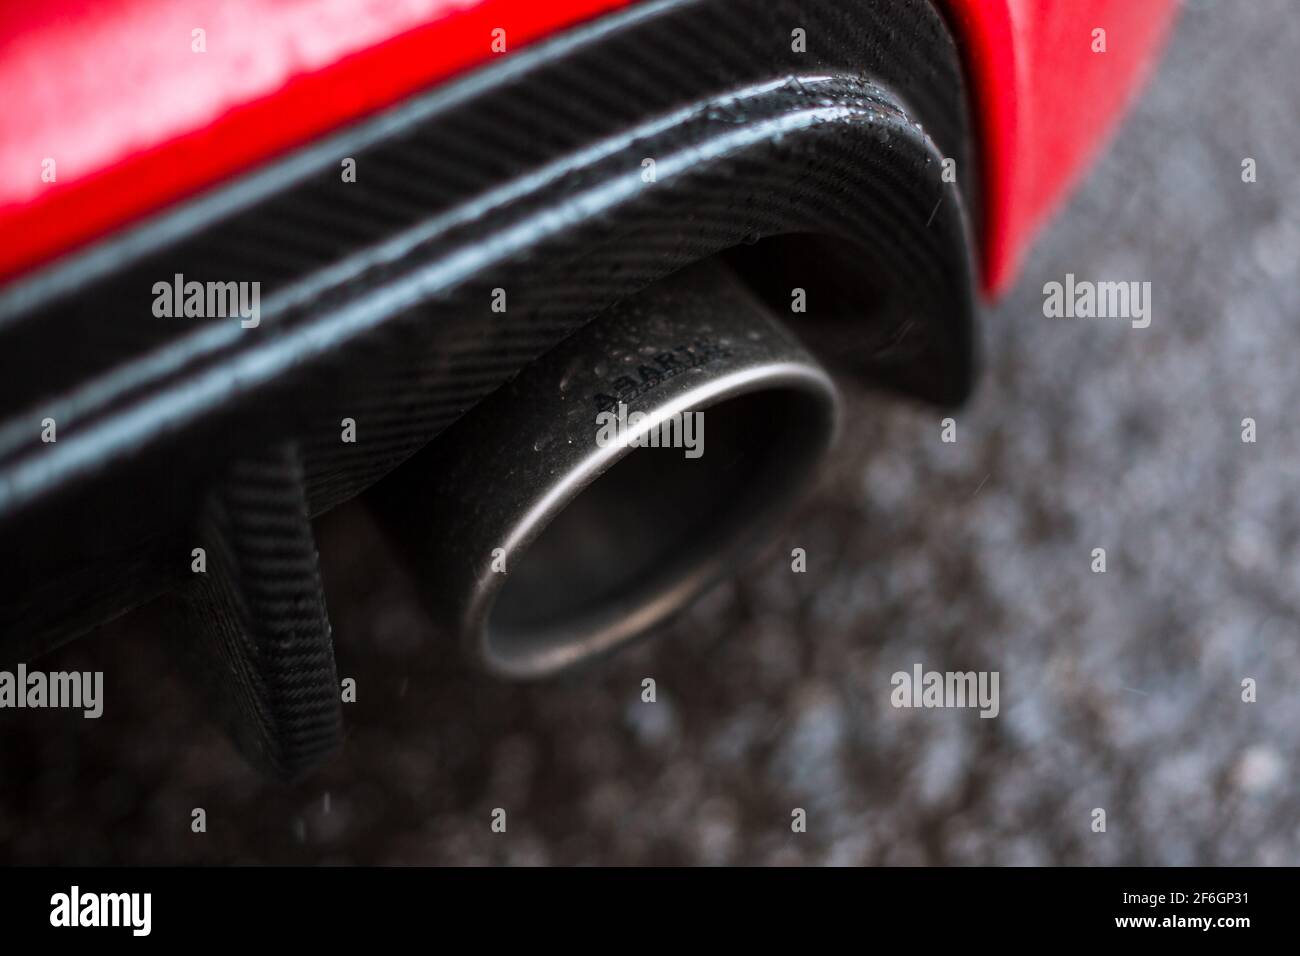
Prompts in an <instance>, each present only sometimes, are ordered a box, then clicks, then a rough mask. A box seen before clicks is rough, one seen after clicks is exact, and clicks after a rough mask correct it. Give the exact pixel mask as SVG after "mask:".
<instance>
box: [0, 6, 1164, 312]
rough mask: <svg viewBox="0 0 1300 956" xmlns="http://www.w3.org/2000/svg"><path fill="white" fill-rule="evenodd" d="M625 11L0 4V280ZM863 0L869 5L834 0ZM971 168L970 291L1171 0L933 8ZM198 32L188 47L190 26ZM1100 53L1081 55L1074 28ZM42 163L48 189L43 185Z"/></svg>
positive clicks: (1065, 169)
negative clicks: (470, 72) (419, 94)
mask: <svg viewBox="0 0 1300 956" xmlns="http://www.w3.org/2000/svg"><path fill="white" fill-rule="evenodd" d="M629 2H634V0H546V2H540V0H391V2H387V3H358V2H356V0H187V2H185V3H177V2H176V0H40V2H30V3H22V4H15V3H11V4H6V5H3V6H0V90H3V91H4V92H5V100H6V102H5V104H4V109H3V110H0V278H3V277H8V276H12V275H14V274H17V273H19V272H22V271H24V270H27V269H30V268H32V267H33V266H36V265H38V264H41V263H44V262H46V261H48V260H50V259H51V258H54V257H56V256H58V255H60V254H62V253H65V252H68V251H70V250H73V249H75V248H77V247H79V246H82V245H84V244H85V243H86V242H88V241H91V240H93V239H95V238H98V237H100V236H103V235H105V234H106V233H108V232H110V231H112V230H114V229H116V228H119V227H121V226H123V225H126V224H129V223H131V222H132V221H134V220H137V219H139V218H141V217H142V216H144V215H146V214H148V213H149V212H152V211H154V210H157V209H159V208H161V207H163V206H165V205H167V204H168V203H171V202H174V201H176V200H178V199H181V198H184V197H186V196H189V195H192V194H194V193H195V192H197V191H199V190H201V189H203V188H205V187H207V186H210V185H212V184H214V183H216V182H219V181H221V180H223V179H225V178H227V177H229V176H231V175H233V174H236V173H238V172H240V171H243V170H246V169H248V168H250V167H252V166H254V165H256V164H257V163H258V162H261V161H263V160H265V159H268V158H270V157H272V156H275V155H277V154H280V153H283V152H284V151H285V150H288V149H291V148H293V147H294V146H297V145H300V144H302V143H305V142H308V141H310V140H311V139H313V138H315V137H318V136H320V135H322V134H324V133H326V132H328V131H330V130H333V129H337V128H338V127H340V126H343V125H345V124H347V123H349V122H351V121H353V120H356V119H358V118H360V117H363V116H365V115H367V114H369V113H373V112H374V111H376V110H378V109H381V108H383V107H385V106H388V105H391V104H392V103H395V102H396V101H398V100H400V99H402V98H403V97H405V96H407V95H409V94H411V93H413V92H415V91H417V90H420V89H424V88H427V87H430V86H432V85H435V84H436V83H438V82H439V81H441V80H444V79H446V78H447V77H449V76H452V75H454V74H456V73H459V72H461V71H463V70H466V69H468V68H471V67H473V66H476V65H479V64H481V63H483V62H485V61H487V60H488V59H490V58H491V57H492V56H494V55H495V54H494V53H493V52H492V50H491V41H492V30H493V29H494V28H497V27H501V28H504V29H505V30H506V36H507V42H508V45H509V48H510V49H518V48H519V47H520V46H523V45H524V44H526V43H528V42H530V41H532V40H536V39H538V38H540V37H543V36H545V35H547V34H549V33H554V32H556V31H558V30H562V29H564V28H566V27H569V26H571V25H573V24H575V23H578V22H580V21H582V20H584V19H588V18H590V17H592V16H594V15H597V14H600V13H603V12H607V11H609V10H613V9H615V8H617V7H621V6H624V5H626V4H627V3H629ZM842 2H870V0H842ZM944 2H945V4H946V6H947V8H948V9H949V10H950V12H951V13H952V16H953V21H954V23H955V24H956V27H957V29H958V33H959V35H960V37H961V39H962V42H963V46H964V48H965V54H966V60H967V70H968V72H969V74H970V76H971V80H972V86H973V88H974V96H975V103H976V105H977V109H978V112H979V114H980V115H979V128H980V130H981V141H982V142H981V148H982V150H983V158H982V169H983V170H984V177H985V189H984V196H983V201H984V243H983V250H984V251H983V255H984V265H985V280H986V284H987V285H988V287H989V288H990V289H992V290H997V289H1001V288H1003V287H1004V286H1005V285H1006V284H1007V283H1008V282H1009V281H1010V279H1011V278H1012V276H1013V273H1014V269H1015V266H1016V264H1017V262H1018V260H1019V258H1020V256H1021V255H1022V254H1023V252H1024V249H1025V247H1026V245H1027V243H1028V241H1029V238H1030V237H1031V235H1032V233H1033V231H1034V230H1035V229H1036V228H1037V226H1038V225H1040V224H1041V222H1042V221H1043V219H1044V218H1045V217H1046V216H1047V215H1048V214H1049V213H1050V211H1051V209H1052V207H1053V206H1054V204H1055V203H1057V202H1058V201H1059V200H1060V199H1061V197H1062V195H1063V194H1064V192H1065V190H1066V189H1067V188H1068V186H1069V185H1070V184H1071V183H1072V182H1073V181H1074V180H1075V178H1076V177H1077V176H1078V174H1079V173H1080V172H1081V170H1082V169H1083V168H1084V166H1085V165H1086V163H1087V161H1088V160H1089V159H1090V158H1091V156H1092V154H1093V152H1094V151H1095V150H1096V149H1097V147H1098V145H1099V144H1100V142H1102V140H1103V139H1104V137H1105V134H1106V132H1107V131H1108V130H1109V128H1110V127H1111V126H1112V125H1113V123H1114V121H1115V119H1116V118H1117V116H1118V115H1119V111H1120V110H1121V109H1122V107H1123V105H1124V103H1125V101H1126V100H1127V99H1128V97H1129V95H1130V94H1131V92H1132V91H1133V90H1134V88H1135V87H1136V85H1137V83H1138V82H1139V80H1140V78H1141V75H1142V73H1143V71H1144V69H1145V67H1146V65H1147V64H1148V63H1149V61H1150V59H1151V56H1152V53H1153V51H1154V49H1155V48H1156V46H1157V44H1158V42H1159V39H1160V37H1161V36H1162V35H1163V33H1164V31H1165V28H1166V26H1167V24H1168V22H1169V20H1170V14H1171V13H1172V10H1173V7H1174V0H1088V2H1086V3H1085V2H1083V0H1078V2H1075V0H944ZM196 27H199V28H203V29H204V30H206V47H207V51H206V52H204V53H196V52H193V50H192V49H191V30H192V29H194V28H196ZM1094 27H1102V28H1104V29H1106V31H1107V44H1108V51H1107V52H1106V53H1105V54H1095V53H1093V52H1092V51H1091V47H1090V44H1091V42H1092V36H1091V31H1092V29H1093V28H1094ZM46 157H50V158H53V159H54V160H55V163H56V171H57V180H56V181H55V182H53V183H45V182H42V180H41V171H42V161H43V160H44V159H45V158H46Z"/></svg>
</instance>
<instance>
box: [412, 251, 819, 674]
mask: <svg viewBox="0 0 1300 956" xmlns="http://www.w3.org/2000/svg"><path fill="white" fill-rule="evenodd" d="M837 419H838V398H837V394H836V391H835V387H834V385H833V383H832V382H831V379H830V377H829V376H828V375H827V373H826V372H825V371H824V370H823V369H822V368H821V367H820V366H819V365H818V364H817V363H816V362H815V361H814V360H813V359H812V358H811V357H810V356H809V355H808V353H807V352H806V351H805V350H804V349H803V348H802V346H800V345H799V343H798V342H797V341H796V339H795V338H794V337H793V336H792V335H791V334H790V333H789V332H788V331H787V330H785V329H784V328H783V327H782V326H781V325H780V324H779V323H777V322H776V321H774V320H773V319H772V318H771V317H770V316H769V315H768V314H767V313H766V310H765V308H764V307H763V306H762V305H761V304H760V303H759V302H758V301H757V299H756V298H755V297H754V296H752V295H751V294H750V293H749V292H748V291H747V290H746V289H745V288H744V287H743V286H742V285H741V284H740V283H739V281H738V280H736V279H735V278H734V277H733V276H731V275H730V274H729V273H728V272H727V271H726V269H725V268H724V267H723V266H722V265H721V264H720V263H717V262H712V261H710V262H706V263H702V264H699V265H696V266H692V267H691V268H689V269H687V270H684V271H683V272H680V273H677V274H676V275H674V276H671V277H670V278H668V279H666V280H664V281H662V282H660V283H658V284H657V285H655V286H653V287H651V288H650V289H648V290H646V291H645V292H643V293H642V294H640V295H638V296H636V297H635V298H634V299H632V300H629V301H628V302H625V303H622V304H620V305H619V306H618V307H617V308H615V309H613V310H611V311H610V312H609V313H607V314H605V315H604V316H601V317H600V318H598V319H596V320H594V321H593V322H592V323H591V324H589V325H588V326H587V327H585V328H584V329H582V330H580V331H579V332H577V333H575V334H574V335H573V336H572V337H570V338H569V339H567V340H566V341H565V342H563V343H562V344H561V345H560V346H558V347H557V348H556V349H554V350H553V351H551V352H550V353H548V354H547V355H545V356H543V357H542V358H541V359H539V360H538V361H537V362H536V363H534V364H533V365H531V366H529V367H528V368H526V369H525V370H524V371H522V372H521V373H520V374H519V375H518V376H517V377H516V378H515V379H514V380H512V381H511V382H510V383H509V384H507V385H506V386H504V387H503V388H502V389H500V390H499V391H498V392H496V393H494V394H493V395H492V396H490V397H489V398H488V399H486V400H485V401H484V402H482V403H480V404H479V405H478V406H476V407H475V408H474V409H472V410H471V411H470V412H469V413H468V414H467V415H466V416H464V417H463V418H462V419H461V420H459V421H458V422H457V423H456V424H455V425H454V426H453V427H452V428H451V429H449V430H448V431H447V433H445V434H444V436H442V437H441V438H440V439H438V441H436V442H435V443H434V445H433V446H431V447H430V449H429V450H428V452H429V453H430V456H431V458H433V459H435V460H433V461H430V462H429V463H428V467H427V468H421V469H410V471H411V472H416V473H418V474H421V475H425V476H430V475H432V476H435V479H434V484H433V487H430V485H429V483H428V482H427V481H425V482H423V483H421V482H413V481H412V480H411V474H409V473H408V475H407V477H406V480H405V487H406V489H407V491H406V492H404V493H403V494H402V495H401V496H400V498H399V500H401V501H402V507H399V508H397V509H394V510H391V511H390V515H392V516H393V518H394V519H396V520H393V521H390V522H389V523H390V525H395V526H396V527H397V529H398V530H399V534H400V535H401V536H402V537H403V538H405V539H406V540H407V541H408V542H411V541H412V535H413V534H414V535H415V541H414V544H415V551H416V557H417V559H418V561H419V564H420V566H421V568H422V572H423V573H424V574H425V575H426V580H427V583H428V590H429V594H430V598H431V603H432V606H433V607H434V609H435V612H436V614H437V616H438V617H439V618H440V619H441V620H442V622H443V623H444V624H445V625H446V626H448V627H450V628H453V629H454V630H456V631H458V632H459V633H460V635H461V637H462V640H464V641H465V643H466V644H467V646H468V648H469V650H470V653H471V654H472V655H473V656H474V657H475V658H476V659H477V660H478V661H479V662H480V663H481V664H482V665H483V666H485V667H486V668H487V669H488V670H490V671H492V672H494V673H497V674H499V675H503V676H509V677H515V678H535V677H544V676H547V675H550V674H553V673H556V672H558V671H560V670H563V669H565V668H567V667H569V666H571V665H574V664H576V663H578V662H580V661H582V660H585V659H587V658H590V657H593V656H595V655H599V654H602V653H604V652H607V651H610V650H612V649H614V648H615V647H618V646H620V645H622V644H624V643H625V642H627V641H628V640H630V639H632V638H634V637H636V636H638V635H640V634H642V633H644V632H646V631H647V630H649V629H650V628H652V627H654V626H655V625H656V624H658V623H660V622H662V621H663V620H665V619H666V618H668V617H669V616H671V615H672V614H673V613H675V612H676V611H678V610H680V609H681V608H683V607H684V606H685V605H686V604H688V603H689V602H690V601H691V600H693V599H694V598H695V597H697V596H698V595H699V594H701V593H702V592H703V591H705V590H706V589H707V588H708V587H709V586H711V585H712V584H714V583H715V582H716V581H718V580H719V579H720V578H722V577H724V576H725V575H726V574H727V573H728V572H729V571H731V570H732V569H733V568H734V567H735V566H736V565H737V562H739V561H740V560H741V559H742V558H743V557H744V555H745V554H746V553H747V552H748V551H749V550H750V549H751V548H753V547H754V546H755V545H756V544H757V543H758V542H759V541H760V540H761V538H762V535H763V532H764V531H765V530H766V529H767V528H768V527H769V526H770V524H771V523H772V522H773V521H774V520H775V519H776V518H777V517H778V516H779V515H780V514H781V513H782V512H784V511H785V510H786V508H787V507H788V506H790V505H791V504H792V503H793V501H794V499H795V498H796V497H797V495H798V493H799V492H800V491H801V490H802V489H803V487H804V486H805V484H806V483H807V481H808V479H809V477H810V476H811V475H812V473H813V470H814V466H815V465H816V464H817V462H818V460H819V459H820V458H821V457H822V455H823V453H824V452H825V451H826V450H827V448H828V447H829V446H830V444H831V442H832V440H833V436H834V433H835V430H836V425H837ZM402 471H408V469H406V468H404V469H401V470H399V473H400V472H402ZM420 484H423V488H422V489H421V488H420ZM413 498H414V499H418V501H416V500H412V499H413ZM399 516H400V517H399Z"/></svg>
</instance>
